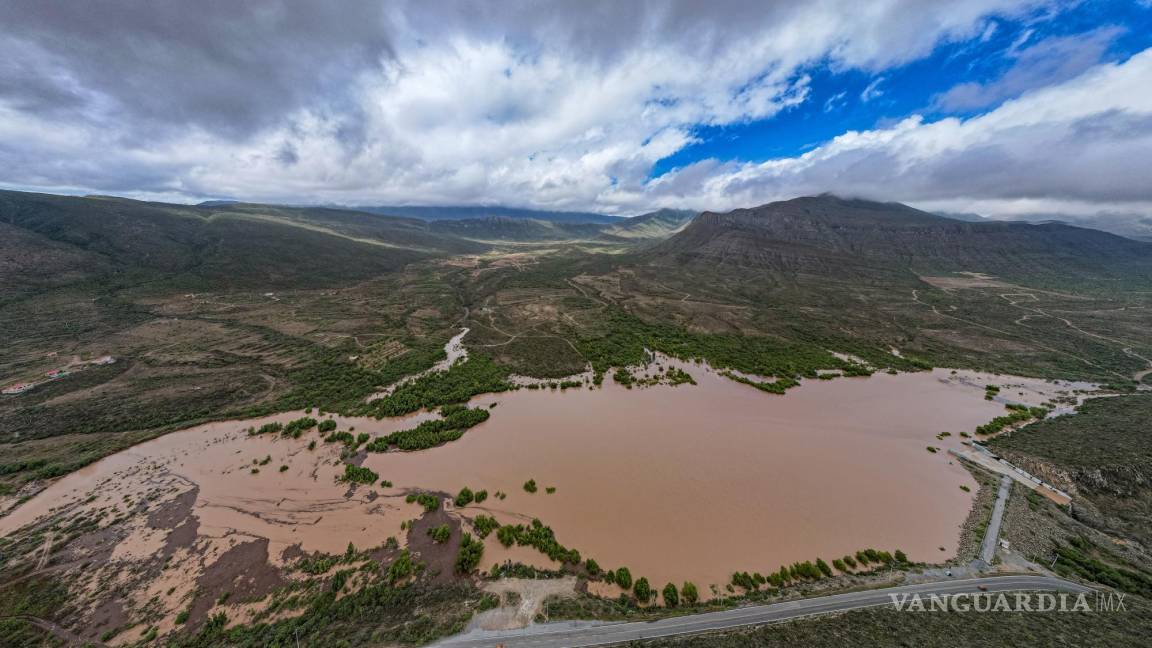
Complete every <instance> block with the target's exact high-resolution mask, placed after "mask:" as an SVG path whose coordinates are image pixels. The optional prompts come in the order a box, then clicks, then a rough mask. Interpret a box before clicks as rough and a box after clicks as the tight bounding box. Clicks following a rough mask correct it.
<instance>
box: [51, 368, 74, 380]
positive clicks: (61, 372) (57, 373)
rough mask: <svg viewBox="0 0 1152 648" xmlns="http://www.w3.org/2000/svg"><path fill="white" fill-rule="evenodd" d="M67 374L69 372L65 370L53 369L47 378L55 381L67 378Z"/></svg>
mask: <svg viewBox="0 0 1152 648" xmlns="http://www.w3.org/2000/svg"><path fill="white" fill-rule="evenodd" d="M68 373H69V372H68V370H67V369H53V370H52V371H49V372H48V378H50V379H52V380H55V379H56V378H63V377H64V376H67V375H68Z"/></svg>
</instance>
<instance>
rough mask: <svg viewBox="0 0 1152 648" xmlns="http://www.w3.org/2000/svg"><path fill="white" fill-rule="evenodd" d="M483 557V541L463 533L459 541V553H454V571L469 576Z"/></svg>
mask: <svg viewBox="0 0 1152 648" xmlns="http://www.w3.org/2000/svg"><path fill="white" fill-rule="evenodd" d="M483 557H484V541H483V540H477V539H476V538H473V537H472V535H471V534H468V533H465V534H464V537H463V538H462V539H461V540H460V551H459V552H457V553H456V571H458V572H460V573H461V574H470V573H472V571H473V570H475V569H476V566H477V565H479V564H480V559H481V558H483Z"/></svg>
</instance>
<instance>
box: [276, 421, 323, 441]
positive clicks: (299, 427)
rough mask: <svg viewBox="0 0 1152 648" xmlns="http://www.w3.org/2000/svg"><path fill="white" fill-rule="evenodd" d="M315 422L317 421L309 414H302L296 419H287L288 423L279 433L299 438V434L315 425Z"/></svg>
mask: <svg viewBox="0 0 1152 648" xmlns="http://www.w3.org/2000/svg"><path fill="white" fill-rule="evenodd" d="M317 423H318V421H317V420H316V419H314V418H312V417H311V416H302V417H300V418H298V419H293V420H291V421H288V424H287V425H285V426H284V429H283V430H281V432H280V434H283V435H284V436H290V437H292V438H293V439H299V438H300V435H301V434H303V433H304V432H305V431H307V430H310V429H312V428H314V427H316V425H317Z"/></svg>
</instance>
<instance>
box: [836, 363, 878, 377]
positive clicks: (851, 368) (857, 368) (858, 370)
mask: <svg viewBox="0 0 1152 648" xmlns="http://www.w3.org/2000/svg"><path fill="white" fill-rule="evenodd" d="M840 371H841V373H843V374H844V375H845V376H871V375H872V370H871V369H869V368H868V367H865V366H864V365H862V364H857V363H855V362H846V363H844V366H843V367H842V368H841V370H840Z"/></svg>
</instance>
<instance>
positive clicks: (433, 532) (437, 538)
mask: <svg viewBox="0 0 1152 648" xmlns="http://www.w3.org/2000/svg"><path fill="white" fill-rule="evenodd" d="M428 535H429V536H430V537H431V538H432V542H435V543H436V544H442V543H445V542H448V538H450V537H452V528H451V527H449V526H448V525H447V524H441V525H440V526H437V527H432V528H431V529H428Z"/></svg>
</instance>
